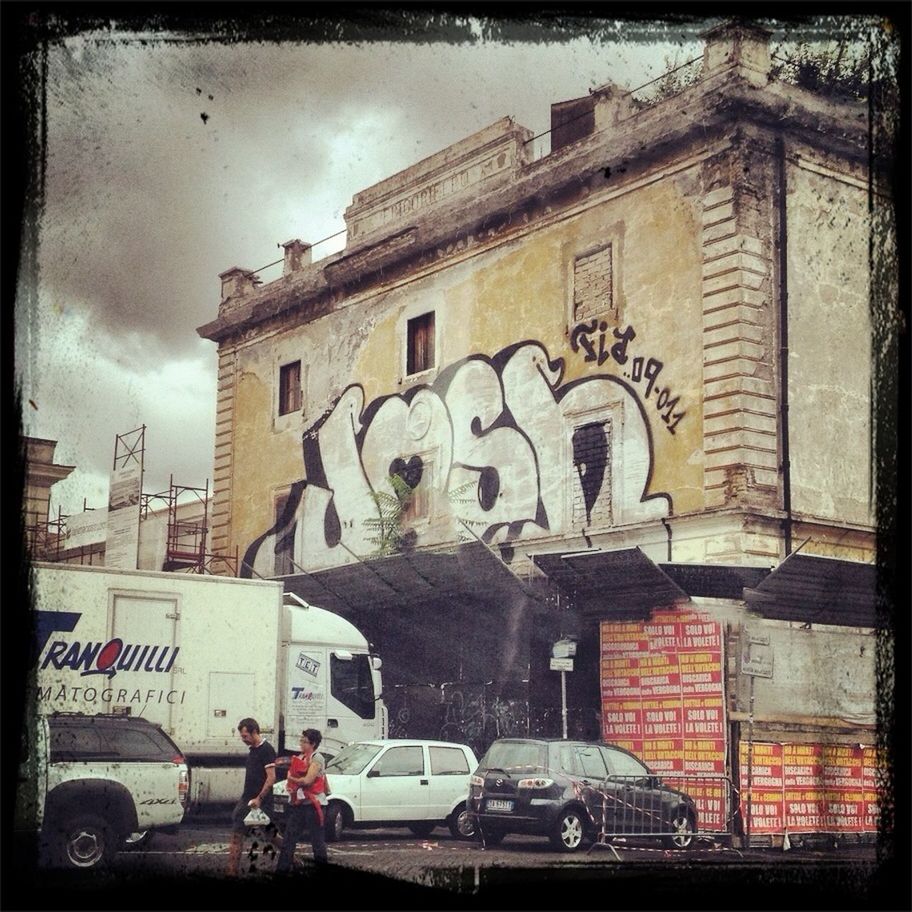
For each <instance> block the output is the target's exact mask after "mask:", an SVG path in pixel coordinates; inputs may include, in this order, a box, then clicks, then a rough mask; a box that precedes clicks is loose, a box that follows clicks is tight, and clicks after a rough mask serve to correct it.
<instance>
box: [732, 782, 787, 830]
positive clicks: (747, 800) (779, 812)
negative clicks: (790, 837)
mask: <svg viewBox="0 0 912 912" xmlns="http://www.w3.org/2000/svg"><path fill="white" fill-rule="evenodd" d="M741 811H742V813H743V814H744V819H745V829H746V827H747V821H748V820H750V834H751V836H758V835H766V834H772V833H782V832H784V828H785V827H784V823H783V818H784V812H783V802H782V789H768V788H758V789H752V790H751V793H750V795H749V796H748V795H743V794H742V796H741Z"/></svg>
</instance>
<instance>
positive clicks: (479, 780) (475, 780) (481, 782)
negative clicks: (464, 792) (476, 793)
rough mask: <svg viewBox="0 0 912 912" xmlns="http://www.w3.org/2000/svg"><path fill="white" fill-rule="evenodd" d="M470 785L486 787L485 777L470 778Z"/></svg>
mask: <svg viewBox="0 0 912 912" xmlns="http://www.w3.org/2000/svg"><path fill="white" fill-rule="evenodd" d="M469 785H481V786H483V785H484V776H474V775H473V776H469Z"/></svg>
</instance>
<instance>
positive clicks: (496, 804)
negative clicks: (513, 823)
mask: <svg viewBox="0 0 912 912" xmlns="http://www.w3.org/2000/svg"><path fill="white" fill-rule="evenodd" d="M487 807H488V810H489V811H502V812H506V813H509V812H510V811H512V810H513V802H512V801H505V800H504V799H503V798H488V805H487Z"/></svg>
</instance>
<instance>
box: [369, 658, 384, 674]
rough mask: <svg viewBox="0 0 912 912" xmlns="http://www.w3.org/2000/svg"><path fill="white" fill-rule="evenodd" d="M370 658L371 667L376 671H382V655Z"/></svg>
mask: <svg viewBox="0 0 912 912" xmlns="http://www.w3.org/2000/svg"><path fill="white" fill-rule="evenodd" d="M370 660H371V668H373V669H374V671H380V669H381V667H382V666H383V662H382V661H381V659H380V656H371V657H370Z"/></svg>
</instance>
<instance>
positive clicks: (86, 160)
mask: <svg viewBox="0 0 912 912" xmlns="http://www.w3.org/2000/svg"><path fill="white" fill-rule="evenodd" d="M707 24H711V23H710V22H709V21H702V22H700V21H693V22H689V23H675V24H674V25H668V24H667V23H666V24H663V25H661V26H659V25H653V26H643V25H633V24H631V23H620V24H617V23H613V22H605V21H599V20H586V21H585V22H583V23H582V24H580V23H579V22H576V23H574V21H573V20H565V21H564V22H563V23H562V25H561V27H558V28H556V29H551V30H550V31H548V32H544V31H543V30H542V29H541V28H539V27H537V26H536V25H535V24H534V23H533V22H530V21H527V22H525V23H523V25H522V26H521V27H519V28H518V29H517V30H516V31H514V32H513V33H511V37H514V38H518V39H519V40H513V41H509V42H507V41H503V40H495V39H491V38H487V37H485V36H486V35H487V34H489V33H487V32H486V31H485V23H482V22H479V21H477V20H472V21H470V22H469V31H468V32H467V33H466V34H468V35H469V37H470V38H471V39H472V40H470V41H464V42H461V43H460V42H453V41H440V40H436V41H431V42H430V43H416V42H412V41H403V40H389V38H396V39H401V35H399V34H397V33H396V31H395V28H393V29H392V30H388V31H387V33H386V36H387V40H384V37H385V36H384V35H383V34H379V35H378V36H376V37H374V38H372V39H371V40H366V41H361V42H359V43H320V42H314V41H313V40H312V39H310V36H309V35H308V33H307V31H306V30H302V33H301V35H300V37H299V38H297V40H288V39H283V40H265V41H252V40H241V41H233V42H230V43H229V42H227V41H224V40H218V39H215V40H205V41H199V40H191V38H193V37H196V36H192V35H190V34H189V33H184V32H181V31H180V30H177V31H174V30H172V31H168V32H164V33H162V32H154V31H151V30H143V31H140V32H138V33H137V32H135V31H125V30H122V29H118V28H114V29H109V30H105V31H98V30H95V31H83V32H82V33H80V34H76V35H73V36H71V37H68V38H66V39H65V40H60V41H57V42H55V43H53V44H52V45H51V46H50V47H49V49H48V58H47V63H48V66H47V93H46V123H47V134H46V142H45V143H44V145H43V148H44V152H45V153H46V170H45V202H44V210H43V213H42V216H41V220H40V244H39V246H38V250H37V253H38V258H39V267H40V273H39V281H38V287H37V289H35V288H29V289H20V291H21V292H22V293H21V294H20V296H19V299H18V300H17V307H16V333H17V335H16V362H17V372H18V375H19V378H20V380H21V383H22V394H23V401H24V402H25V406H24V425H25V433H26V434H29V435H31V436H35V437H43V438H50V439H54V440H58V441H59V443H58V447H57V453H56V459H57V461H58V462H60V463H65V464H70V465H75V466H76V467H77V468H76V471H75V472H74V473H73V474H72V475H71V476H70V478H69V479H67V480H66V481H64V482H61V483H59V484H58V485H56V486H55V488H54V492H53V499H52V510H53V511H54V512H55V514H56V510H57V508H58V507H59V508H61V509H62V511H63V512H64V513H65V514H71V513H76V512H79V511H80V510H81V509H82V505H83V502H84V501H86V502H87V503H88V505H89V506H90V507H102V506H105V504H106V501H107V487H108V473H109V471H110V468H111V463H112V460H113V454H114V443H115V436H116V435H117V434H125V433H126V432H128V431H132V430H133V429H135V428H138V427H139V426H141V425H145V426H146V453H145V468H146V474H145V483H144V490H145V491H146V492H148V493H151V492H157V491H162V490H165V489H167V487H168V483H169V478H170V477H171V476H173V477H174V480H175V482H176V483H179V484H184V485H200V486H201V485H203V484H205V483H206V482H207V480H208V481H209V483H210V486H211V479H212V461H213V445H214V444H213V440H214V424H215V385H216V347H215V344H214V343H212V342H209V341H204V340H201V339H200V338H199V337H198V335H197V333H196V327H198V326H200V325H202V324H203V323H205V322H208V321H209V320H211V319H213V318H214V317H215V315H216V311H217V306H218V301H219V280H218V274H219V273H220V272H222V271H224V270H226V269H228V268H229V267H231V266H235V265H237V266H243V267H247V268H252V269H259V268H260V267H263V266H265V265H266V264H269V263H272V262H273V261H275V260H277V259H279V258H280V256H281V253H282V251H281V250H280V249H279V248H278V246H277V245H278V244H280V243H281V242H284V241H287V240H289V239H291V238H301V239H303V240H305V241H308V242H311V243H313V242H315V241H318V240H320V239H322V238H326V237H328V236H330V235H333V234H335V233H337V232H339V231H340V230H341V229H343V228H344V221H343V212H344V210H345V208H346V207H347V206H348V205H349V203H350V202H351V198H352V195H353V194H354V193H356V192H357V191H358V190H361V189H364V188H366V187H369V186H371V185H372V184H374V183H376V182H377V181H380V180H382V179H384V178H386V177H388V176H390V175H392V174H394V173H395V172H397V171H399V170H401V169H403V168H406V167H408V166H409V165H411V164H413V163H415V162H417V161H419V160H420V159H422V158H424V157H426V156H428V155H431V154H432V153H434V152H436V151H438V150H440V149H442V148H444V147H446V146H447V145H449V144H451V143H453V142H455V141H457V140H459V139H461V138H462V137H464V136H467V135H468V134H470V133H472V132H474V131H476V130H479V129H481V128H482V127H484V126H486V125H488V124H490V123H492V122H493V121H495V120H497V119H498V118H500V117H502V116H504V115H512V116H514V117H515V118H516V120H517V121H518V122H519V123H520V124H522V125H524V126H526V127H528V128H530V129H532V130H533V131H534V132H535V133H541V132H543V131H546V130H547V129H548V127H549V117H550V105H551V103H553V102H557V101H563V100H567V99H570V98H576V97H579V96H581V95H585V94H586V93H587V92H588V90H589V89H591V88H593V87H595V86H598V85H602V84H604V83H605V82H609V81H612V82H616V83H618V84H621V85H624V86H626V87H629V88H633V87H637V86H640V85H642V84H643V83H646V82H648V81H649V80H651V79H654V78H655V77H657V76H659V75H661V74H662V73H663V72H664V71H665V70H666V69H668V68H669V67H670V66H674V65H678V64H682V63H684V62H686V61H688V60H690V59H692V58H693V57H696V56H698V55H699V54H700V53H701V52H702V43H701V42H700V41H699V40H698V39H696V35H697V33H698V31H699V30H701V29H702V28H704V27H705V26H706V25H707ZM197 36H198V33H197ZM296 37H297V36H295V35H292V36H291V38H292V39H294V38H296ZM36 101H37V97H36ZM544 141H546V140H544ZM343 243H344V238H337V239H336V240H335V241H334V242H331V243H327V244H325V245H322V246H321V247H318V248H317V249H316V250H315V258H319V257H320V256H321V255H326V254H328V253H330V252H333V251H334V250H337V249H340V248H341V245H342V244H343ZM278 275H279V272H278V271H277V270H276V269H273V270H266V271H264V272H263V278H264V280H268V279H271V278H277V277H278Z"/></svg>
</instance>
